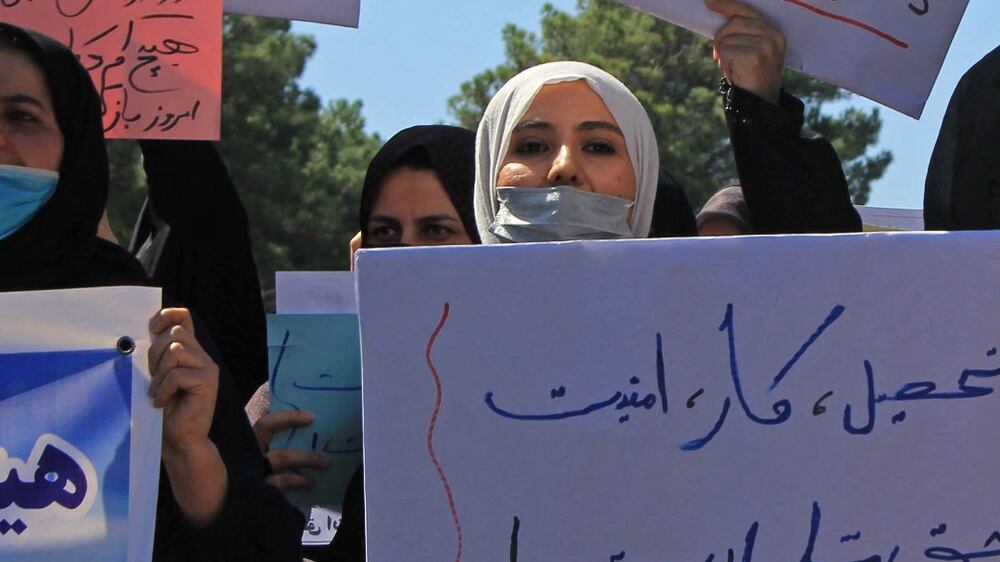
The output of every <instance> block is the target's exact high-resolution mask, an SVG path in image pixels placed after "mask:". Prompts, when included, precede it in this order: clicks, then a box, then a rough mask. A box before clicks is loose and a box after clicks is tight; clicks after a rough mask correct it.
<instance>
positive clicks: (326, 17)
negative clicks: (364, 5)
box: [225, 0, 361, 27]
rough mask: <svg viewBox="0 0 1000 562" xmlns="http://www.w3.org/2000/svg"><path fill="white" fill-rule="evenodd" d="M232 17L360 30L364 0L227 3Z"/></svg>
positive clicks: (239, 0)
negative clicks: (307, 22) (234, 15)
mask: <svg viewBox="0 0 1000 562" xmlns="http://www.w3.org/2000/svg"><path fill="white" fill-rule="evenodd" d="M225 9H226V11H227V12H229V13H231V14H245V15H248V16H264V17H269V18H282V19H286V20H300V21H312V22H316V23H329V24H333V25H342V26H345V27H357V26H358V18H359V16H360V14H361V0H225Z"/></svg>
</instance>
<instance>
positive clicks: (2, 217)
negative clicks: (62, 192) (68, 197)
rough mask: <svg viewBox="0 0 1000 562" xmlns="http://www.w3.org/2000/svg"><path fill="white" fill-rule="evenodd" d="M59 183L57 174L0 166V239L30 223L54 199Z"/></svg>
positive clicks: (34, 169) (48, 171)
mask: <svg viewBox="0 0 1000 562" xmlns="http://www.w3.org/2000/svg"><path fill="white" fill-rule="evenodd" d="M58 183H59V173H58V172H53V171H50V170H39V169H36V168H25V167H22V166H6V165H0V240H3V239H4V238H7V237H8V236H10V235H11V234H14V233H15V232H17V230H18V229H20V228H21V227H22V226H24V225H25V224H26V223H27V222H28V221H30V220H31V217H33V216H35V213H37V212H38V210H39V209H41V208H42V207H43V206H44V205H45V204H46V203H48V201H49V199H51V198H52V195H53V194H54V193H55V192H56V185H57V184H58Z"/></svg>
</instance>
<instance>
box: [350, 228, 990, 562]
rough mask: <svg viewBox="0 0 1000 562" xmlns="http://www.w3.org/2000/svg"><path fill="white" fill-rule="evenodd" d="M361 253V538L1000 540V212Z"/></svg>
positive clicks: (752, 550)
mask: <svg viewBox="0 0 1000 562" xmlns="http://www.w3.org/2000/svg"><path fill="white" fill-rule="evenodd" d="M357 267H358V276H359V278H358V280H359V283H358V287H359V293H360V294H359V308H360V319H361V326H362V352H363V370H364V371H363V372H364V375H363V387H364V395H363V401H364V440H365V453H364V456H365V458H364V465H365V488H366V489H365V498H366V521H367V533H368V534H367V545H368V559H369V560H379V561H380V562H392V561H410V560H455V561H456V562H461V561H462V560H468V561H470V562H471V561H480V560H491V561H493V560H504V561H506V560H511V561H515V560H520V561H522V562H523V561H534V560H559V561H563V560H574V561H575V560H594V561H608V560H611V561H622V560H623V561H625V562H630V561H634V562H650V561H706V560H707V561H713V560H714V561H718V562H721V561H725V560H730V561H732V560H741V561H743V562H750V561H758V562H812V561H814V560H815V561H834V560H836V561H846V560H864V561H866V562H889V561H895V562H903V561H907V562H909V561H914V560H925V559H931V560H972V559H987V558H988V559H992V558H996V557H1000V535H998V534H997V533H996V532H997V531H998V530H1000V505H998V503H997V501H996V494H997V492H998V489H1000V485H998V484H996V483H995V482H996V479H997V475H998V474H1000V452H998V451H997V449H996V447H995V446H994V444H995V443H996V442H997V440H998V439H1000V424H998V423H997V419H998V414H997V412H998V411H1000V410H998V408H1000V396H998V395H996V393H995V392H994V389H995V387H996V386H997V385H998V384H1000V355H998V353H997V348H998V346H1000V314H998V307H1000V305H998V301H997V297H996V295H997V288H996V285H997V279H1000V234H997V233H956V234H927V233H912V234H911V233H889V234H883V233H878V234H869V235H841V236H798V237H795V236H789V237H742V238H715V239H677V240H635V241H617V242H597V241H595V242H576V243H562V244H525V245H511V246H492V247H453V248H411V249H392V250H370V251H362V252H361V253H360V254H359V256H358V260H357Z"/></svg>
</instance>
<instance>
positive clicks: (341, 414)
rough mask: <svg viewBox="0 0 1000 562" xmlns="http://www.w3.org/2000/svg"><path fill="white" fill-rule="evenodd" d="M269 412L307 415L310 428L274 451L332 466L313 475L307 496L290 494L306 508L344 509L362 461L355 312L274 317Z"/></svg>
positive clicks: (283, 439)
mask: <svg viewBox="0 0 1000 562" xmlns="http://www.w3.org/2000/svg"><path fill="white" fill-rule="evenodd" d="M268 344H269V345H268V347H269V354H270V367H271V378H270V381H269V383H268V384H269V385H270V390H271V411H274V412H281V411H288V410H304V411H308V412H310V413H311V414H313V416H315V422H313V424H312V425H310V426H307V427H303V428H296V429H292V430H289V431H286V432H282V433H279V434H277V435H275V437H274V440H273V441H272V443H271V447H272V448H292V449H297V450H302V451H308V452H311V453H319V454H323V455H326V456H327V457H328V458H329V459H330V461H331V467H330V468H329V469H328V470H325V471H308V475H309V476H310V477H312V478H313V479H314V480H316V485H315V487H314V488H313V489H312V490H310V491H308V492H297V493H295V494H292V495H291V496H290V497H291V499H292V501H293V503H295V504H296V505H297V506H299V507H300V508H302V509H303V510H307V509H309V508H310V507H311V506H314V505H321V506H340V505H341V504H342V503H343V498H344V492H345V491H346V490H347V485H348V483H349V482H350V480H351V477H352V476H353V475H354V473H355V471H356V470H357V468H358V466H360V464H361V448H362V438H361V342H360V336H359V332H358V317H357V315H355V314H277V315H271V316H269V317H268Z"/></svg>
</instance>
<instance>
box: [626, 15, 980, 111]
mask: <svg viewBox="0 0 1000 562" xmlns="http://www.w3.org/2000/svg"><path fill="white" fill-rule="evenodd" d="M619 1H620V2H622V3H623V4H626V5H628V6H632V7H634V8H637V9H639V10H642V11H644V12H647V13H649V14H652V15H654V16H657V17H659V18H662V19H664V20H667V21H670V22H673V23H675V24H677V25H679V26H681V27H685V28H687V29H690V30H692V31H694V32H696V33H700V34H702V35H705V36H707V37H712V36H714V35H715V31H716V30H717V29H719V28H720V27H721V26H722V25H723V24H724V23H725V20H724V19H723V18H722V16H720V15H719V14H716V13H714V12H711V11H709V10H708V8H706V7H705V2H704V0H619ZM745 1H746V3H748V4H750V5H752V6H754V7H755V8H757V9H758V10H759V11H760V12H762V13H763V14H764V15H765V16H766V17H767V18H768V20H769V21H770V22H772V23H773V24H775V25H776V26H777V27H778V29H780V30H782V32H783V33H784V34H785V37H786V38H787V39H788V47H787V50H786V56H785V64H786V65H787V66H789V67H790V68H794V69H797V70H801V71H803V72H805V73H807V74H810V75H812V76H815V77H817V78H821V79H823V80H826V81H828V82H831V83H833V84H836V85H838V86H841V87H843V88H846V89H848V90H851V91H852V92H855V93H858V94H861V95H863V96H865V97H867V98H870V99H873V100H875V101H877V102H879V103H882V104H885V105H887V106H889V107H891V108H893V109H896V110H898V111H900V112H902V113H905V114H907V115H909V116H911V117H914V118H917V119H919V118H920V115H921V113H922V112H923V108H924V104H925V103H927V98H928V96H930V93H931V88H933V86H934V82H935V81H936V80H937V75H938V72H940V70H941V65H942V64H943V63H944V57H945V54H947V52H948V48H949V47H950V46H951V40H952V38H953V37H954V35H955V31H956V30H957V29H958V24H959V22H960V21H961V19H962V14H964V13H965V8H966V6H967V5H968V0H946V1H943V2H942V1H931V0H916V1H912V2H910V1H908V0H861V1H858V0H745ZM793 93H794V92H793Z"/></svg>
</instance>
